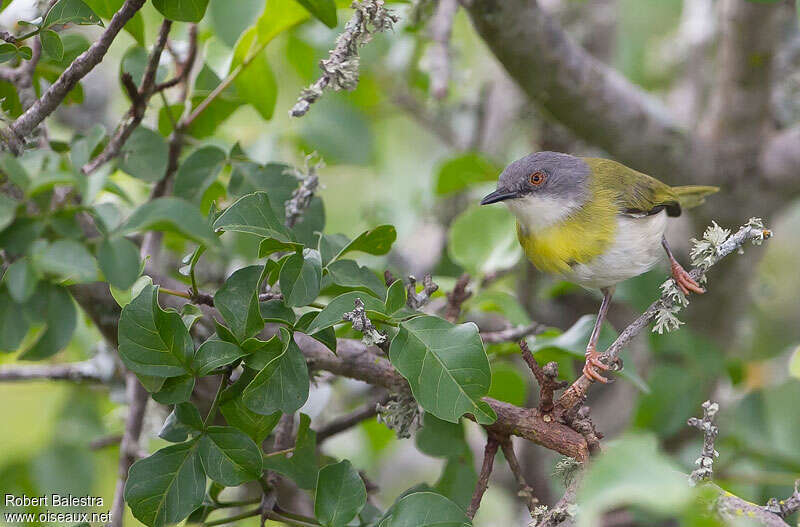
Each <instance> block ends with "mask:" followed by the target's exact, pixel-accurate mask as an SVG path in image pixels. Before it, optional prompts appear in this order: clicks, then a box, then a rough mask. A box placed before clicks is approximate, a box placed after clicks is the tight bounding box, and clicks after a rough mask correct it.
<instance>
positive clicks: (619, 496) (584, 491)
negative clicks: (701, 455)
mask: <svg viewBox="0 0 800 527" xmlns="http://www.w3.org/2000/svg"><path fill="white" fill-rule="evenodd" d="M691 495H692V491H691V487H689V486H688V485H687V484H686V475H685V474H682V473H681V472H679V471H678V470H677V469H676V467H675V466H674V464H673V462H672V461H671V460H670V459H669V458H668V457H667V456H666V455H664V454H662V453H661V452H659V451H658V448H657V442H656V440H655V438H654V437H652V436H641V435H627V436H623V437H622V438H620V439H618V440H616V441H614V442H612V443H611V444H609V445H606V448H605V449H604V451H603V453H602V454H600V455H599V456H597V458H596V459H595V460H594V461H593V462H592V464H591V465H590V466H589V467H588V470H587V471H586V474H585V475H584V479H583V481H582V482H581V486H580V489H579V490H578V498H577V500H578V503H580V504H581V513H580V515H579V523H578V524H579V525H581V526H591V525H598V524H599V523H600V519H601V516H602V514H603V512H605V511H608V510H612V509H616V508H618V507H620V506H626V505H636V507H637V508H643V509H645V510H648V511H651V512H654V513H660V514H663V515H665V516H669V515H672V514H674V513H675V511H678V510H681V509H682V508H683V507H684V506H686V505H687V504H688V503H689V500H690V499H691Z"/></svg>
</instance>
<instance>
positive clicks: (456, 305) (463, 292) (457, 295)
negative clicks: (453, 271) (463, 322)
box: [444, 273, 472, 323]
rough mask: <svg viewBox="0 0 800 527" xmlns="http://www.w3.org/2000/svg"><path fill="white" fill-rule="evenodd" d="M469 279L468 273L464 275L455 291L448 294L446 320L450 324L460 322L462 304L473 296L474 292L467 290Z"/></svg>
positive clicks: (445, 310) (459, 279) (445, 309)
mask: <svg viewBox="0 0 800 527" xmlns="http://www.w3.org/2000/svg"><path fill="white" fill-rule="evenodd" d="M469 279H470V278H469V275H468V274H467V273H464V274H462V275H461V276H460V277H459V278H458V280H457V281H456V285H455V286H453V290H452V291H450V292H449V293H447V305H445V308H444V318H446V319H447V320H449V321H450V322H453V323H455V322H456V321H457V320H458V317H459V316H461V306H462V304H464V302H466V301H467V300H468V299H469V298H470V297H471V296H472V291H468V290H467V286H469Z"/></svg>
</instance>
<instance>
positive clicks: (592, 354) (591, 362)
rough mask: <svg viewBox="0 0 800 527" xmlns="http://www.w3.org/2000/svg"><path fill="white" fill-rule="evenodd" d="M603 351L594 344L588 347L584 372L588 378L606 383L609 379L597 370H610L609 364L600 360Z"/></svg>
mask: <svg viewBox="0 0 800 527" xmlns="http://www.w3.org/2000/svg"><path fill="white" fill-rule="evenodd" d="M601 355H602V354H601V353H600V352H599V351H597V348H595V347H594V346H593V345H590V346H589V347H588V348H586V364H584V365H583V374H584V375H585V376H586V378H587V379H589V380H592V381H598V382H602V383H603V384H606V383H608V382H609V380H608V379H606V378H605V377H603V376H602V375H601V374H600V372H598V371H597V370H598V369H599V370H602V371H608V369H609V366H608V365H607V364H604V363H603V362H601V361H600V357H601Z"/></svg>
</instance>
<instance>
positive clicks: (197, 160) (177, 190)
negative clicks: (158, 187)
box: [173, 146, 227, 203]
mask: <svg viewBox="0 0 800 527" xmlns="http://www.w3.org/2000/svg"><path fill="white" fill-rule="evenodd" d="M226 160H227V155H226V154H225V151H224V150H222V149H221V148H217V147H216V146H204V147H203V148H199V149H197V150H195V151H194V152H192V153H191V154H190V155H189V157H187V158H186V160H185V161H184V162H183V163H181V166H180V167H179V168H178V172H177V173H176V174H175V187H174V189H173V194H175V195H176V196H178V197H179V198H184V199H186V200H187V201H192V202H195V203H199V202H200V200H201V199H202V197H203V194H204V193H205V191H206V190H207V189H208V187H209V185H211V183H213V182H214V180H215V179H216V178H217V175H219V172H220V170H222V167H223V166H224V165H225V162H226Z"/></svg>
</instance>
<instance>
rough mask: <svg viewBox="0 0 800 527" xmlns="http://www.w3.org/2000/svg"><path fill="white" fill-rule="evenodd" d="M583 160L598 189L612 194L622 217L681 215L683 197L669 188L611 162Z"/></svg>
mask: <svg viewBox="0 0 800 527" xmlns="http://www.w3.org/2000/svg"><path fill="white" fill-rule="evenodd" d="M583 160H584V161H585V162H586V164H587V165H589V167H590V168H591V169H592V175H593V180H594V183H595V185H597V188H598V189H602V192H604V193H605V192H609V193H610V194H611V195H610V196H609V197H610V198H611V200H612V201H613V202H614V203H615V204H616V205H617V207H618V209H619V212H620V213H621V214H631V215H650V214H655V213H657V212H660V211H662V210H664V209H666V211H667V214H668V215H670V216H680V214H681V204H680V198H679V196H678V194H677V193H676V192H675V191H674V190H673V189H672V187H670V186H669V185H667V184H665V183H662V182H661V181H659V180H657V179H656V178H653V177H650V176H648V175H647V174H642V173H641V172H637V171H636V170H633V169H632V168H628V167H626V166H625V165H623V164H621V163H617V162H616V161H611V160H610V159H600V158H584V159H583Z"/></svg>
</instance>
